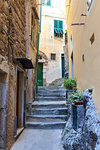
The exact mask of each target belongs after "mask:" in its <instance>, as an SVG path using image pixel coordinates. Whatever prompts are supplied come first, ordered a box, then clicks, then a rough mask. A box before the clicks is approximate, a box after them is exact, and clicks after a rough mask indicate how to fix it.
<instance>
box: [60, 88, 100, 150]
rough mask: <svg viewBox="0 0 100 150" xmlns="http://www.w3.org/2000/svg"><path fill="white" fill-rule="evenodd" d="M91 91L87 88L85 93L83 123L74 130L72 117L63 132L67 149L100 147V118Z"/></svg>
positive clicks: (92, 149)
mask: <svg viewBox="0 0 100 150" xmlns="http://www.w3.org/2000/svg"><path fill="white" fill-rule="evenodd" d="M90 91H91V90H86V91H85V92H84V94H83V99H84V110H85V116H84V121H83V125H82V126H81V127H79V128H78V129H77V130H74V129H73V123H72V119H71V117H70V118H69V120H68V122H67V124H66V127H65V129H64V131H63V133H62V142H63V146H64V148H65V150H99V149H100V118H99V115H98V112H97V110H96V108H95V105H94V102H93V99H92V95H91V92H90Z"/></svg>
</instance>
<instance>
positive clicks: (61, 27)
mask: <svg viewBox="0 0 100 150" xmlns="http://www.w3.org/2000/svg"><path fill="white" fill-rule="evenodd" d="M59 29H63V22H62V21H59Z"/></svg>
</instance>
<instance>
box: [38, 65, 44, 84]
mask: <svg viewBox="0 0 100 150" xmlns="http://www.w3.org/2000/svg"><path fill="white" fill-rule="evenodd" d="M38 86H43V64H42V63H39V64H38Z"/></svg>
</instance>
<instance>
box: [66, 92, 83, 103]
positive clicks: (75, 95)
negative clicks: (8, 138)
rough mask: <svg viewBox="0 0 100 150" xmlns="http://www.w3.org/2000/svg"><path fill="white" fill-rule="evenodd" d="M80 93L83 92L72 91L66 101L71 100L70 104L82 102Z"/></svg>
mask: <svg viewBox="0 0 100 150" xmlns="http://www.w3.org/2000/svg"><path fill="white" fill-rule="evenodd" d="M82 95H83V92H76V93H75V92H73V93H72V94H71V95H70V96H69V99H68V101H69V102H71V103H72V104H75V103H80V102H81V103H82V102H83V99H82Z"/></svg>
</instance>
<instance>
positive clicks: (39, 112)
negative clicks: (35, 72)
mask: <svg viewBox="0 0 100 150" xmlns="http://www.w3.org/2000/svg"><path fill="white" fill-rule="evenodd" d="M67 113H68V109H67V108H51V109H47V108H46V109H41V108H33V109H32V110H31V114H32V115H66V114H67Z"/></svg>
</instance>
